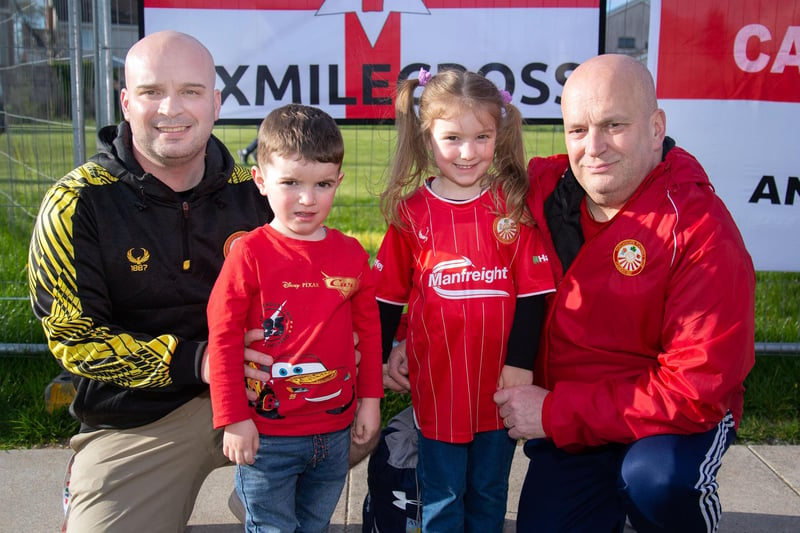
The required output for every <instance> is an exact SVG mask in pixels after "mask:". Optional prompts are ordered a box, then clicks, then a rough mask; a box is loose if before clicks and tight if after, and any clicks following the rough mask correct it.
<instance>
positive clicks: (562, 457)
mask: <svg viewBox="0 0 800 533" xmlns="http://www.w3.org/2000/svg"><path fill="white" fill-rule="evenodd" d="M735 438H736V432H735V431H734V429H733V417H732V416H731V415H730V414H728V415H727V416H726V417H725V418H724V419H723V420H722V422H720V423H719V424H718V425H717V426H716V427H715V428H713V429H712V430H710V431H707V432H705V433H696V434H693V435H655V436H652V437H645V438H643V439H640V440H638V441H635V442H633V443H631V444H627V445H623V444H612V445H607V446H602V447H599V448H593V449H591V450H587V451H585V452H584V453H578V454H570V453H567V452H564V451H562V450H559V449H558V448H556V447H555V445H553V443H552V441H550V440H544V439H536V440H530V441H528V442H526V443H525V455H527V456H528V457H529V458H530V463H529V465H528V473H527V474H526V476H525V481H524V483H523V486H522V492H521V494H520V498H519V513H518V514H517V531H518V532H520V533H525V532H528V531H530V532H534V531H570V532H592V533H594V532H620V533H621V532H622V531H623V528H624V527H625V517H626V515H627V517H628V518H629V519H630V521H631V525H633V527H634V528H635V529H636V531H638V532H639V533H650V532H657V531H660V532H667V531H680V532H681V533H692V532H700V531H703V532H711V531H716V529H717V525H718V524H719V519H720V516H721V515H722V507H721V505H720V502H719V495H718V494H717V489H718V484H717V477H716V476H717V472H718V471H719V467H720V464H721V460H722V455H723V454H724V453H725V451H726V450H727V449H728V447H730V445H731V444H732V443H733V441H734V439H735Z"/></svg>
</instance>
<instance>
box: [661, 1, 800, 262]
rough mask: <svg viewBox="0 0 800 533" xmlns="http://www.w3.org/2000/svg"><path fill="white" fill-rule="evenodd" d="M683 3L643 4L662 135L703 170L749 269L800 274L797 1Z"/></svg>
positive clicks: (799, 28) (799, 38)
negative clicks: (749, 259)
mask: <svg viewBox="0 0 800 533" xmlns="http://www.w3.org/2000/svg"><path fill="white" fill-rule="evenodd" d="M685 5H686V4H685V2H681V1H679V0H654V1H653V2H651V6H650V10H651V11H650V49H649V54H648V56H649V68H650V71H651V72H653V74H654V76H656V86H657V91H658V98H659V104H660V107H662V108H663V109H664V110H665V111H666V114H667V135H669V136H671V137H673V138H674V139H675V140H676V141H677V143H678V145H679V146H682V147H683V148H686V149H687V150H688V151H689V152H691V153H692V154H693V155H694V156H695V157H697V159H698V160H699V161H700V163H701V164H702V165H703V167H704V168H705V169H706V171H707V172H708V175H709V177H710V178H711V183H712V184H713V185H714V187H715V189H716V190H717V193H718V194H719V196H720V197H721V198H722V200H723V201H724V202H725V204H726V205H727V207H728V209H729V210H730V211H731V213H732V214H733V217H734V219H735V220H736V223H737V224H738V226H739V229H740V230H741V232H742V235H743V236H744V240H745V243H746V245H747V248H748V250H749V252H750V254H751V255H752V256H753V261H754V263H755V266H756V269H757V270H776V271H800V178H798V176H800V163H799V161H800V159H799V158H798V147H800V0H761V1H760V2H751V1H750V0H726V1H715V2H697V3H695V4H693V7H692V10H690V12H688V13H687V12H686V10H685V9H681V6H684V7H685ZM732 14H735V16H732Z"/></svg>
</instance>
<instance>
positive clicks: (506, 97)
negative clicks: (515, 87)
mask: <svg viewBox="0 0 800 533" xmlns="http://www.w3.org/2000/svg"><path fill="white" fill-rule="evenodd" d="M500 98H502V99H503V103H504V104H510V103H511V93H510V92H508V91H506V90H505V89H503V90H502V91H500Z"/></svg>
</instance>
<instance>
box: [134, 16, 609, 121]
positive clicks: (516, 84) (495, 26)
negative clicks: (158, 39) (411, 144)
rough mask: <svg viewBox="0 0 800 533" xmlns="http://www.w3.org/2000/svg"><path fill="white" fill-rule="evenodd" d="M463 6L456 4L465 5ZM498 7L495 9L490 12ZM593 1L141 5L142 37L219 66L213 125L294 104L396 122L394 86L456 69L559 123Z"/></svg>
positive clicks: (594, 41)
mask: <svg viewBox="0 0 800 533" xmlns="http://www.w3.org/2000/svg"><path fill="white" fill-rule="evenodd" d="M465 4H466V5H468V6H469V7H462V6H464V5H465ZM496 5H501V6H503V7H495V6H496ZM599 5H600V0H501V1H498V0H475V1H471V2H463V1H459V0H316V1H311V0H308V1H306V0H295V1H290V0H240V1H237V2H225V1H222V0H219V1H217V0H194V1H193V0H145V2H144V31H145V33H146V34H149V33H153V32H155V31H160V30H165V29H174V30H179V31H183V32H185V33H189V34H191V35H193V36H195V37H196V38H198V39H199V40H200V41H201V42H203V44H205V45H206V46H207V47H208V48H209V50H210V51H211V53H212V55H213V56H214V59H215V62H216V65H217V81H218V88H220V89H221V90H222V98H223V104H222V111H221V115H220V118H221V119H223V120H224V119H249V120H252V121H255V120H261V119H263V117H264V116H265V115H266V114H267V113H268V112H269V111H270V110H272V109H273V108H275V107H277V106H279V105H283V104H287V103H291V102H297V103H304V104H309V105H314V106H318V107H320V108H322V109H324V110H325V111H327V112H328V113H329V114H330V115H331V116H333V117H334V118H337V119H353V120H362V121H377V120H383V119H392V118H394V107H393V104H392V96H393V93H394V90H395V88H396V84H397V81H398V80H402V79H406V78H408V77H409V76H416V75H417V72H418V71H419V69H420V67H424V68H426V69H427V70H430V71H432V72H434V73H435V72H436V71H438V70H439V69H440V68H444V67H446V66H447V65H459V66H461V67H463V68H466V69H468V70H474V71H478V72H481V73H483V74H485V75H486V76H487V77H488V78H490V79H491V80H492V81H494V82H495V83H496V84H497V85H498V86H499V87H500V88H501V89H506V90H508V91H509V92H510V93H511V94H512V98H513V103H514V104H515V105H517V106H518V107H519V108H520V110H521V111H522V114H523V116H524V117H525V118H527V119H539V120H546V121H554V122H555V121H560V119H561V109H560V106H559V103H560V100H559V97H560V95H561V88H562V86H563V84H564V81H565V80H566V77H567V76H568V75H569V73H570V72H571V71H572V70H573V69H574V68H575V67H576V66H577V65H578V64H580V63H581V62H582V61H584V60H586V59H588V58H590V57H592V56H594V55H596V54H597V52H598V46H599V26H600V9H599Z"/></svg>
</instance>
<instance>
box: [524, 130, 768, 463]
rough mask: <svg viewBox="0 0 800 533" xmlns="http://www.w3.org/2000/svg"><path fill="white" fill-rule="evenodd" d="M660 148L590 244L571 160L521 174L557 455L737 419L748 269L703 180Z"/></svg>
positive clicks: (749, 316) (750, 279)
mask: <svg viewBox="0 0 800 533" xmlns="http://www.w3.org/2000/svg"><path fill="white" fill-rule="evenodd" d="M670 143H672V140H671V139H668V140H667V143H665V152H666V153H665V156H664V160H663V161H662V163H661V164H659V165H658V166H657V167H656V168H655V169H654V170H653V171H652V172H651V173H650V175H649V176H647V178H646V179H645V180H644V182H643V183H642V184H641V185H640V186H639V188H638V189H637V191H636V192H635V193H634V195H633V196H632V197H631V198H630V199H629V200H628V202H627V204H626V205H625V206H624V207H623V208H622V210H621V211H620V212H619V213H618V214H617V215H616V216H615V217H614V219H613V220H612V221H610V222H608V223H607V224H605V225H604V227H603V228H602V229H601V230H600V231H599V232H598V233H597V234H596V235H594V236H592V237H590V238H589V239H588V240H586V242H583V235H582V234H581V232H580V224H579V212H580V211H579V209H580V204H581V202H582V201H583V197H584V195H585V193H584V191H583V190H582V189H581V188H580V186H579V185H578V184H577V182H576V181H575V178H574V176H572V174H571V171H570V172H567V170H568V167H569V161H568V159H567V157H566V156H565V155H559V156H552V157H548V158H534V159H532V160H531V162H530V164H529V167H528V172H529V176H530V178H531V185H532V190H531V194H530V195H529V206H530V207H531V211H532V213H533V216H534V218H535V219H536V220H537V223H538V224H539V226H540V228H542V231H543V233H544V236H545V245H546V247H547V248H548V255H549V257H550V264H551V266H552V267H553V270H554V277H555V279H556V286H557V290H556V293H555V294H553V295H551V296H550V298H549V301H548V314H547V319H546V322H545V326H544V334H543V336H542V345H541V347H540V352H539V353H540V355H539V357H538V359H537V367H536V370H535V372H534V380H535V382H536V383H537V384H538V385H541V386H542V387H545V388H547V389H548V390H550V391H552V392H551V393H550V394H548V396H547V397H546V399H545V402H544V405H543V413H542V422H543V425H544V430H545V433H546V434H547V435H548V436H549V437H550V438H552V440H553V441H554V443H555V444H556V445H557V446H558V447H560V448H564V449H568V450H577V449H581V448H583V447H587V446H598V445H602V444H606V443H628V442H631V441H634V440H637V439H640V438H642V437H646V436H650V435H654V434H668V433H669V434H689V433H695V432H704V431H708V430H709V429H711V428H712V427H714V426H715V425H717V424H718V423H719V422H720V420H721V419H722V418H723V417H724V416H725V414H726V413H727V412H728V411H730V412H731V413H732V414H733V416H734V419H735V422H736V426H737V427H738V424H739V422H740V420H741V416H742V406H743V394H744V387H743V381H744V379H745V377H746V376H747V373H748V372H749V371H750V369H751V368H752V366H753V364H754V362H755V352H754V329H755V326H754V301H755V272H754V269H753V263H752V260H751V258H750V256H749V254H748V252H747V250H746V249H745V246H744V242H743V240H742V238H741V235H740V233H739V231H738V229H737V227H736V225H735V223H734V221H733V218H732V217H731V215H730V213H729V212H728V210H727V209H726V207H725V206H724V204H723V202H722V201H721V200H720V199H719V197H718V196H716V194H715V193H714V189H713V187H712V186H711V184H710V182H709V180H708V177H707V176H706V174H705V172H704V170H703V168H702V167H701V166H700V164H699V163H698V162H697V160H696V159H695V158H694V157H693V156H691V155H690V154H689V153H687V152H686V151H684V150H682V149H680V148H672V149H670V148H671V147H672V144H670ZM554 190H556V193H557V194H553V193H554ZM548 199H549V200H548ZM576 210H578V211H577V212H576ZM576 213H577V214H576ZM576 221H578V222H576ZM570 227H571V228H572V229H570ZM576 227H577V228H578V230H577V233H576V232H575V231H574V230H575V228H576ZM553 237H555V240H556V241H557V242H556V244H555V245H554V243H553V241H552V239H553ZM570 250H571V251H570ZM565 263H566V264H565ZM564 267H566V268H565V269H564Z"/></svg>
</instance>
